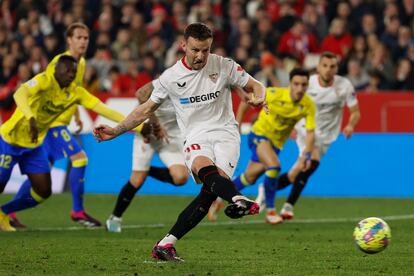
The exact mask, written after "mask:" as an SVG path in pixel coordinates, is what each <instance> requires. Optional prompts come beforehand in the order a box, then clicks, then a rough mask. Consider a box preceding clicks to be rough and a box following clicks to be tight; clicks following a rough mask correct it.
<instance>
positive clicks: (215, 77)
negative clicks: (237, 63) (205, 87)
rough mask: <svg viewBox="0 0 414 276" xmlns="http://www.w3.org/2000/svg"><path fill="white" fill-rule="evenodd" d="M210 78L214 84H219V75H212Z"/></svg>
mask: <svg viewBox="0 0 414 276" xmlns="http://www.w3.org/2000/svg"><path fill="white" fill-rule="evenodd" d="M208 77H209V78H210V80H211V81H212V82H214V83H216V82H217V79H218V73H213V74H210V75H208Z"/></svg>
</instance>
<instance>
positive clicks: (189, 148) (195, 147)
mask: <svg viewBox="0 0 414 276" xmlns="http://www.w3.org/2000/svg"><path fill="white" fill-rule="evenodd" d="M200 149H201V146H200V145H199V144H192V145H190V146H189V147H187V148H186V149H185V152H190V151H192V150H200Z"/></svg>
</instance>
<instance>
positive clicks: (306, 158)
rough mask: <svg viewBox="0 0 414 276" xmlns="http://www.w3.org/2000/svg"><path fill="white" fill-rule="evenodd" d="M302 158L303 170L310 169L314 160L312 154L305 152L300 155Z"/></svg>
mask: <svg viewBox="0 0 414 276" xmlns="http://www.w3.org/2000/svg"><path fill="white" fill-rule="evenodd" d="M300 158H301V159H302V162H303V171H307V170H309V169H310V167H311V165H312V162H311V159H312V154H311V153H310V152H305V153H303V154H302V156H301V157H300Z"/></svg>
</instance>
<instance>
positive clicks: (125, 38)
mask: <svg viewBox="0 0 414 276" xmlns="http://www.w3.org/2000/svg"><path fill="white" fill-rule="evenodd" d="M124 48H129V49H130V50H131V57H132V58H133V59H136V58H138V49H137V45H136V44H135V43H134V42H133V41H132V40H131V33H130V30H129V29H126V28H121V29H119V30H118V33H117V35H116V40H115V42H113V43H112V45H111V51H112V56H113V57H114V59H118V58H119V57H120V54H121V51H122V49H124Z"/></svg>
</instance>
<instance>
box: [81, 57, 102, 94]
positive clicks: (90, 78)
mask: <svg viewBox="0 0 414 276" xmlns="http://www.w3.org/2000/svg"><path fill="white" fill-rule="evenodd" d="M83 87H84V88H85V89H86V90H88V91H89V92H90V93H92V94H96V93H98V92H99V87H100V83H99V78H98V72H97V71H96V69H95V68H94V67H93V66H92V65H90V64H86V67H85V75H84V78H83Z"/></svg>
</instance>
